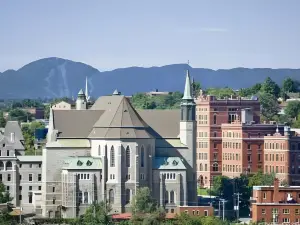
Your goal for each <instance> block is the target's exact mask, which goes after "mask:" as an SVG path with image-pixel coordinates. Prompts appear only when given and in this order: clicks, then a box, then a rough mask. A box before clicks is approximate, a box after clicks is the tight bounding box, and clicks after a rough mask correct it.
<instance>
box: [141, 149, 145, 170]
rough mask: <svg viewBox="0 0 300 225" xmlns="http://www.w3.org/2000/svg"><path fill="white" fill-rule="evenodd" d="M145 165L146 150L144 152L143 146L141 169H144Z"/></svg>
mask: <svg viewBox="0 0 300 225" xmlns="http://www.w3.org/2000/svg"><path fill="white" fill-rule="evenodd" d="M144 164H145V150H144V146H142V148H141V167H144Z"/></svg>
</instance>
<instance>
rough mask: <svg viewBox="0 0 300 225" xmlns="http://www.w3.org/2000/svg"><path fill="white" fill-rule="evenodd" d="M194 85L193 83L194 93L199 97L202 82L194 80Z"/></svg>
mask: <svg viewBox="0 0 300 225" xmlns="http://www.w3.org/2000/svg"><path fill="white" fill-rule="evenodd" d="M192 85H193V90H194V94H195V96H196V97H198V96H199V94H200V90H201V84H200V83H199V82H194V83H193V84H192Z"/></svg>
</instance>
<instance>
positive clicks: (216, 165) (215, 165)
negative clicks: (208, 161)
mask: <svg viewBox="0 0 300 225" xmlns="http://www.w3.org/2000/svg"><path fill="white" fill-rule="evenodd" d="M213 171H219V165H218V163H214V164H213Z"/></svg>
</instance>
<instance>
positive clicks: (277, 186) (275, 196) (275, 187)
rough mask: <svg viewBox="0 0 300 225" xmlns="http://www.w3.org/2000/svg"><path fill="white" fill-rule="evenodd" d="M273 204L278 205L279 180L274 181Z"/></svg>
mask: <svg viewBox="0 0 300 225" xmlns="http://www.w3.org/2000/svg"><path fill="white" fill-rule="evenodd" d="M273 203H279V179H278V178H275V179H274V192H273Z"/></svg>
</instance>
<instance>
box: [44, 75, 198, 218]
mask: <svg viewBox="0 0 300 225" xmlns="http://www.w3.org/2000/svg"><path fill="white" fill-rule="evenodd" d="M195 107H196V105H195V103H194V99H193V96H192V90H191V81H190V76H189V73H188V72H187V76H186V83H185V90H184V97H183V99H182V103H181V109H180V110H138V111H137V110H135V109H134V108H133V107H132V105H131V104H130V102H129V100H128V99H127V98H126V97H125V96H123V95H121V94H120V93H119V92H114V94H113V95H111V96H102V97H100V98H98V100H97V101H96V102H95V103H94V105H93V106H92V107H91V108H88V107H87V99H86V96H85V94H84V92H83V91H82V90H81V91H80V92H79V94H78V98H77V100H76V110H75V109H71V110H51V111H50V118H49V130H48V138H47V139H48V140H47V144H46V148H45V149H44V150H43V156H42V193H43V194H42V200H41V202H42V203H41V205H42V209H41V214H42V215H43V216H45V217H54V216H55V215H58V214H60V213H61V214H62V216H63V217H76V216H79V215H81V214H82V213H84V211H85V209H86V208H87V207H89V206H90V204H92V203H93V202H95V201H96V202H97V201H98V202H99V201H102V200H105V199H107V200H108V201H109V203H110V204H111V206H112V208H113V213H124V212H129V211H130V202H131V199H132V197H133V196H134V195H135V193H136V191H137V189H138V188H140V187H149V188H150V190H151V192H152V195H153V198H155V199H156V200H157V201H158V203H159V204H160V205H161V206H163V207H165V208H166V210H169V211H170V212H171V211H172V210H174V211H175V209H176V208H177V206H188V205H197V198H196V197H197V191H196V188H197V179H196V121H195Z"/></svg>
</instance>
